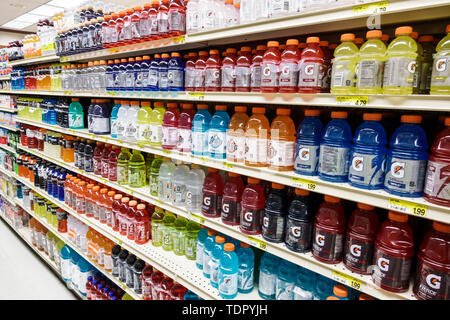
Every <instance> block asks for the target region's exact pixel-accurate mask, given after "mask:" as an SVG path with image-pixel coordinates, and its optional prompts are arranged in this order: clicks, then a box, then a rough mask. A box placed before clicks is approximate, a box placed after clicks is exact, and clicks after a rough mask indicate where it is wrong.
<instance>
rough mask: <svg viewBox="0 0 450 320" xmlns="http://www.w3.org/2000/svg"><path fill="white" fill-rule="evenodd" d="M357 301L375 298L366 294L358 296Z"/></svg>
mask: <svg viewBox="0 0 450 320" xmlns="http://www.w3.org/2000/svg"><path fill="white" fill-rule="evenodd" d="M359 300H375V298H374V297H372V296H369V295H368V294H365V293H363V294H361V295H360V296H359Z"/></svg>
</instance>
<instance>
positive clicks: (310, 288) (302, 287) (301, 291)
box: [294, 266, 316, 300]
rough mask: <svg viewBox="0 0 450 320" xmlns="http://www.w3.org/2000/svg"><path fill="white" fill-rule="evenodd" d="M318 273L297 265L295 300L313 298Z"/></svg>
mask: <svg viewBox="0 0 450 320" xmlns="http://www.w3.org/2000/svg"><path fill="white" fill-rule="evenodd" d="M315 283H316V273H315V272H312V271H310V270H308V269H306V268H303V267H300V266H297V274H296V279H295V287H294V300H313V298H314V286H315Z"/></svg>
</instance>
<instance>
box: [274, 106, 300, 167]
mask: <svg viewBox="0 0 450 320" xmlns="http://www.w3.org/2000/svg"><path fill="white" fill-rule="evenodd" d="M290 115H291V109H287V108H278V109H277V116H276V118H275V119H273V121H272V125H271V127H270V140H269V146H268V152H267V158H268V163H269V168H270V169H273V170H278V171H293V170H294V153H295V125H294V121H292V119H291V117H290Z"/></svg>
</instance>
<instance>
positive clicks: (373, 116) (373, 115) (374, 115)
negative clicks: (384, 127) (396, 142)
mask: <svg viewBox="0 0 450 320" xmlns="http://www.w3.org/2000/svg"><path fill="white" fill-rule="evenodd" d="M382 117H383V115H382V114H381V113H364V114H363V120H371V121H381V119H382Z"/></svg>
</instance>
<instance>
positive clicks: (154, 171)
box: [149, 155, 164, 197]
mask: <svg viewBox="0 0 450 320" xmlns="http://www.w3.org/2000/svg"><path fill="white" fill-rule="evenodd" d="M163 161H164V160H163V158H162V157H161V156H159V155H155V159H153V161H152V164H151V166H150V182H149V184H150V194H151V195H152V196H153V197H157V196H158V186H159V183H158V178H159V169H160V167H161V164H162V163H163Z"/></svg>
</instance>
